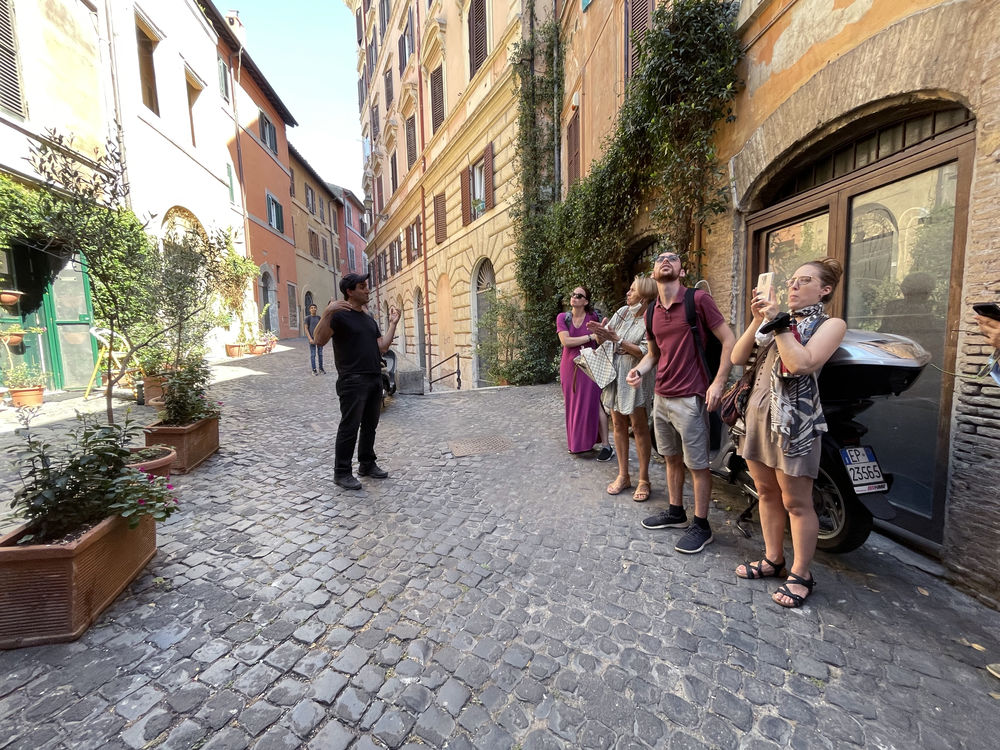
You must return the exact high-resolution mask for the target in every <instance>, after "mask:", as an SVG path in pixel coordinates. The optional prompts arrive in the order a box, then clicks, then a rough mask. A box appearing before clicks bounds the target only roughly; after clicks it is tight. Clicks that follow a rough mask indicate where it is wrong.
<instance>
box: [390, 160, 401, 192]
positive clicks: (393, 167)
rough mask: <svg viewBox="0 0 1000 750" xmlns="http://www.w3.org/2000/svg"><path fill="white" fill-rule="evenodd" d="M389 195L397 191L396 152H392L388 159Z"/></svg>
mask: <svg viewBox="0 0 1000 750" xmlns="http://www.w3.org/2000/svg"><path fill="white" fill-rule="evenodd" d="M389 188H390V190H389V195H393V194H395V192H396V191H397V190H398V189H399V178H398V175H397V173H396V152H395V151H393V152H392V155H391V156H390V157H389Z"/></svg>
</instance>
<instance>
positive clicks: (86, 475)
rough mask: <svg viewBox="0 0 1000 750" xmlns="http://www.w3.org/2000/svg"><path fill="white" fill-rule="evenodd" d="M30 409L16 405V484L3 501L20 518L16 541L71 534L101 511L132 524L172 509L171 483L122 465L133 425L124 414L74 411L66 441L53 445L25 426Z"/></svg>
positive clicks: (38, 541)
mask: <svg viewBox="0 0 1000 750" xmlns="http://www.w3.org/2000/svg"><path fill="white" fill-rule="evenodd" d="M37 411H38V410H37V408H30V409H19V410H18V415H17V416H18V421H19V422H20V423H21V425H22V429H21V430H19V432H20V434H21V436H22V437H23V438H24V445H23V446H11V447H10V448H9V449H8V451H9V452H11V453H13V454H14V455H15V457H16V463H17V468H18V472H19V475H20V478H21V484H22V486H21V487H20V488H18V489H17V490H16V491H15V493H14V500H13V501H12V502H11V508H13V509H14V512H15V513H17V514H18V515H19V516H21V517H22V518H25V519H27V529H26V531H27V533H26V534H25V535H24V536H22V537H21V539H20V540H19V541H18V544H29V543H30V544H41V543H48V542H53V541H57V540H59V539H60V538H63V537H65V536H67V535H72V534H77V533H80V532H82V531H84V530H86V528H87V527H89V526H92V525H94V524H96V523H99V522H100V521H102V520H104V519H105V518H108V517H109V516H114V515H120V516H123V517H125V518H127V519H128V521H129V526H131V527H135V526H138V524H139V521H140V519H141V518H142V516H144V515H149V516H152V517H153V518H154V519H156V520H157V521H164V520H166V519H167V518H168V517H169V516H170V515H171V514H172V513H173V512H174V511H176V510H177V505H178V503H177V498H176V497H175V496H174V495H173V492H172V490H173V487H172V486H171V485H169V484H167V481H166V479H164V478H163V477H151V476H148V475H146V474H144V473H142V472H140V471H137V470H136V469H134V468H130V467H128V466H126V464H127V463H128V462H129V461H130V460H131V458H132V456H131V454H130V452H129V449H128V447H127V446H128V443H129V441H130V440H131V438H132V435H133V434H134V433H135V432H136V431H137V429H138V428H137V427H135V426H134V425H133V424H132V422H131V421H130V420H129V418H128V416H127V415H126V417H125V421H124V423H123V424H120V425H109V424H101V423H100V422H99V421H98V420H96V419H94V418H93V417H91V416H88V415H82V414H77V423H76V426H75V427H74V428H73V429H72V430H71V431H70V434H69V438H70V440H69V444H68V445H65V446H62V447H54V446H53V445H51V444H50V443H48V442H46V441H45V440H44V439H43V438H41V437H39V436H37V435H36V434H35V432H34V431H33V430H32V429H31V421H32V419H33V418H34V416H35V415H36V414H37Z"/></svg>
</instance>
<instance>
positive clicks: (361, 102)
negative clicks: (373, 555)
mask: <svg viewBox="0 0 1000 750" xmlns="http://www.w3.org/2000/svg"><path fill="white" fill-rule="evenodd" d="M364 110H365V72H364V71H361V77H360V78H359V79H358V112H364Z"/></svg>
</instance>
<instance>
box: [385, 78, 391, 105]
mask: <svg viewBox="0 0 1000 750" xmlns="http://www.w3.org/2000/svg"><path fill="white" fill-rule="evenodd" d="M390 104H392V70H391V69H390V70H387V71H385V108H386V110H388V109H389V105H390Z"/></svg>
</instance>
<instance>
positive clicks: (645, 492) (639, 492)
mask: <svg viewBox="0 0 1000 750" xmlns="http://www.w3.org/2000/svg"><path fill="white" fill-rule="evenodd" d="M649 493H650V486H649V482H647V481H646V480H645V479H640V480H639V484H638V485H636V488H635V492H633V493H632V500H634V501H635V502H637V503H644V502H646V501H647V500H649Z"/></svg>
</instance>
